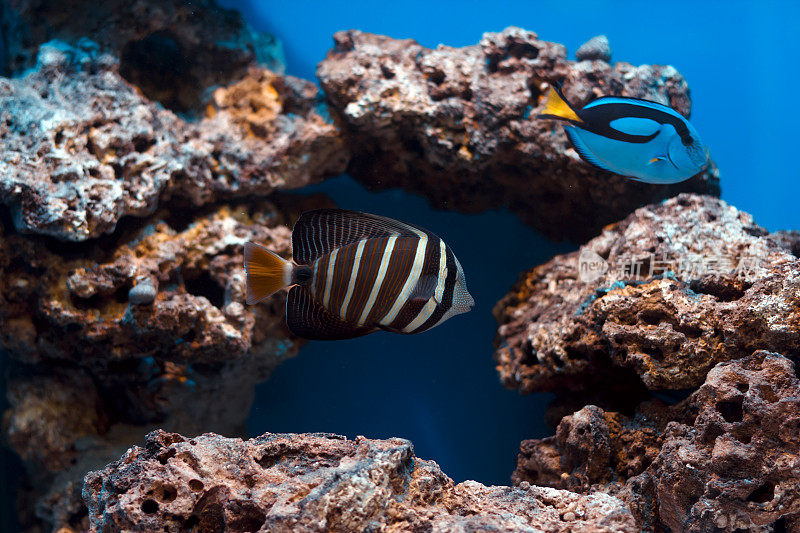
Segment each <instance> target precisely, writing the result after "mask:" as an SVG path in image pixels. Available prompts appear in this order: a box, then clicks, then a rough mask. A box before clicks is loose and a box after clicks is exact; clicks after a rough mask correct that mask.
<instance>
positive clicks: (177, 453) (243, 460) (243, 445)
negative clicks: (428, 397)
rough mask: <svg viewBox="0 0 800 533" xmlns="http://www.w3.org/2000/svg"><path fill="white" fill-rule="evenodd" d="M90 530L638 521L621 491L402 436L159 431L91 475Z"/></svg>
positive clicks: (625, 527) (619, 525)
mask: <svg viewBox="0 0 800 533" xmlns="http://www.w3.org/2000/svg"><path fill="white" fill-rule="evenodd" d="M83 497H84V499H85V500H86V502H87V504H88V506H89V522H90V525H91V531H101V530H102V531H109V532H111V531H123V530H145V529H146V530H159V531H180V530H183V529H187V528H188V529H192V528H197V529H200V530H204V531H205V530H214V531H222V530H246V531H256V530H269V531H331V530H335V531H353V532H355V531H372V530H381V531H397V532H400V531H419V530H428V531H442V532H443V531H477V530H480V531H486V530H502V531H532V530H536V531H548V532H550V531H576V530H581V531H593V532H600V531H608V532H611V531H634V525H633V518H632V516H631V515H630V513H629V512H628V510H627V509H626V508H625V507H624V506H623V505H622V504H621V503H620V502H619V500H617V499H615V498H613V497H610V496H607V495H605V494H597V495H591V496H583V495H578V494H574V493H570V492H567V491H559V490H555V489H548V488H541V487H525V488H511V487H486V486H483V485H481V484H479V483H476V482H474V481H466V482H464V483H460V484H458V485H455V484H454V483H453V481H452V480H450V479H449V478H448V477H447V476H446V475H445V474H444V473H442V471H441V470H440V469H439V467H438V465H436V463H434V462H432V461H425V460H421V459H417V458H415V457H414V454H413V448H412V446H411V444H410V443H409V442H408V441H405V440H402V439H389V440H369V439H365V438H364V437H359V438H357V439H356V440H354V441H353V440H347V439H345V438H344V437H339V436H336V435H329V434H305V435H275V434H269V433H268V434H265V435H262V436H261V437H258V438H255V439H251V440H247V441H242V440H240V439H227V438H223V437H220V436H217V435H214V434H205V435H201V436H199V437H195V438H194V439H187V438H185V437H182V436H180V435H177V434H170V433H165V432H163V431H157V432H154V433H151V434H149V435H148V436H147V441H146V443H145V446H144V448H139V447H133V448H131V449H130V450H128V451H127V452H126V453H125V454H124V455H123V456H122V458H121V459H119V460H118V461H115V462H114V463H112V464H110V465H108V466H107V467H106V468H105V469H104V470H102V471H98V472H91V473H89V474H88V475H87V476H86V483H85V485H84V492H83Z"/></svg>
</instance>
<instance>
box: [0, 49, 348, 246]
mask: <svg viewBox="0 0 800 533" xmlns="http://www.w3.org/2000/svg"><path fill="white" fill-rule="evenodd" d="M319 103H320V100H319V97H318V94H317V90H316V88H315V87H314V85H313V84H311V83H310V82H305V81H301V80H298V79H296V78H291V77H283V76H279V75H277V74H274V73H272V72H270V71H267V70H263V69H257V68H253V69H251V70H250V71H248V72H247V74H246V77H245V78H243V79H242V80H240V81H239V82H237V83H234V84H233V85H231V86H229V87H223V88H219V89H217V91H216V92H215V94H214V100H213V102H212V103H211V104H210V105H209V106H208V110H207V114H208V116H206V117H205V118H204V119H202V120H199V121H197V122H186V121H185V120H183V119H181V118H179V117H177V116H176V115H175V114H173V113H172V112H170V111H166V110H164V109H163V108H160V107H159V106H157V105H156V104H154V103H152V102H150V101H148V100H147V99H146V98H145V97H144V96H143V95H142V94H141V92H140V91H139V90H137V88H136V87H134V86H133V85H131V84H129V83H128V82H126V81H125V80H124V79H123V78H122V77H121V76H120V74H119V65H118V62H117V60H116V59H114V58H113V56H110V55H106V54H102V53H100V52H99V51H98V50H97V49H96V48H93V47H92V43H90V42H86V41H82V42H81V43H80V45H79V46H77V47H69V46H66V45H63V44H61V45H55V44H50V45H45V46H42V47H41V49H40V53H39V62H38V65H37V68H36V69H35V70H34V71H32V72H31V73H29V74H27V75H26V76H24V77H21V78H13V79H5V78H0V138H2V139H3V144H2V148H0V198H2V200H3V203H4V204H5V205H6V206H8V207H9V208H10V210H11V213H12V217H13V220H14V224H15V226H16V228H17V229H18V230H19V231H22V232H26V233H28V232H33V233H39V234H46V235H52V236H54V237H56V238H58V239H61V240H67V241H83V240H87V239H91V238H96V237H98V236H100V235H103V234H104V233H110V232H112V231H113V230H114V228H115V227H116V225H117V223H118V222H119V220H120V219H121V218H122V217H123V216H126V215H130V216H136V217H144V216H147V215H149V214H151V213H152V212H153V211H154V210H156V208H157V207H158V206H159V205H164V204H168V205H169V206H170V207H172V208H175V209H186V208H187V207H196V206H200V205H203V204H207V203H210V202H216V201H220V200H224V199H231V198H242V197H252V196H263V195H266V194H268V193H271V192H272V191H273V190H275V189H283V188H295V187H301V186H303V185H307V184H309V183H310V182H313V181H317V180H319V179H321V178H323V177H325V176H328V175H334V174H339V173H341V172H342V171H343V170H344V168H345V166H346V164H347V163H346V162H347V157H348V155H347V152H346V150H345V148H344V145H343V143H342V140H341V139H340V137H339V134H338V131H337V129H336V128H335V127H334V126H332V125H331V124H328V123H326V122H325V120H324V119H323V118H322V117H321V116H320V115H319V114H318V113H317V111H316V106H317V105H318V104H319ZM244 105H246V106H247V109H248V111H247V112H245V111H244V110H243V106H244Z"/></svg>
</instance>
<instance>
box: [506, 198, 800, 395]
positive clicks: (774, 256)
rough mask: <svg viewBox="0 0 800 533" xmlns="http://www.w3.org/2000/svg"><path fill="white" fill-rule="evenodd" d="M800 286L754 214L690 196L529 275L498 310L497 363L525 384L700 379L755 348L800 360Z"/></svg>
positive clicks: (651, 384) (612, 229) (647, 211)
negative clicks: (797, 357)
mask: <svg viewBox="0 0 800 533" xmlns="http://www.w3.org/2000/svg"><path fill="white" fill-rule="evenodd" d="M637 269H638V270H637ZM798 289H800V263H798V261H797V258H796V257H795V256H793V255H792V254H791V253H790V252H789V251H788V250H787V249H786V248H785V247H784V246H783V245H781V244H779V243H778V242H777V241H776V240H775V239H772V238H770V237H769V234H768V232H767V231H766V230H764V229H763V228H761V227H759V226H758V225H756V223H755V221H754V220H753V217H752V216H750V215H749V214H747V213H744V212H741V211H739V210H737V209H736V208H734V207H732V206H730V205H728V204H726V203H725V202H722V201H721V200H718V199H715V198H712V197H709V196H700V195H690V194H682V195H679V196H678V197H676V198H672V199H670V200H667V201H665V202H663V203H661V204H655V205H651V206H647V207H643V208H641V209H638V210H636V211H635V212H634V213H633V214H631V215H630V216H629V217H627V218H626V219H624V220H622V221H621V222H618V223H616V224H613V225H611V226H609V227H607V228H605V229H604V230H603V232H602V233H601V234H600V235H599V236H597V237H596V238H594V239H592V240H591V241H589V242H588V243H586V245H584V246H583V247H582V249H581V250H580V251H576V252H573V253H570V254H566V255H560V256H557V257H555V258H553V259H552V260H551V261H549V262H548V263H545V264H544V265H541V266H539V267H536V268H534V269H533V270H531V271H528V272H526V273H524V274H522V275H521V277H520V280H519V282H518V283H517V284H516V285H515V286H514V287H513V288H512V289H511V292H510V293H509V294H507V295H506V296H505V297H504V298H503V299H502V300H501V301H500V302H498V304H497V306H496V307H495V317H496V318H497V321H498V323H499V324H500V326H499V329H498V335H497V340H496V344H497V350H496V352H495V360H496V362H497V370H498V372H499V373H500V377H501V379H502V381H503V383H504V384H505V385H506V386H507V387H511V388H519V389H521V390H522V391H524V392H530V391H534V390H565V389H583V388H586V387H588V386H591V384H592V383H595V384H596V383H608V384H616V383H619V382H620V381H626V380H631V379H633V380H639V379H641V381H643V382H644V384H645V385H646V386H647V387H648V388H650V389H686V388H691V387H697V386H699V385H700V384H702V383H703V380H704V379H705V375H706V373H707V372H708V371H709V370H710V369H711V368H712V367H713V366H714V365H715V364H717V363H718V362H720V361H726V360H730V359H737V358H740V357H745V356H747V355H749V354H751V353H752V352H753V351H754V350H756V349H769V350H773V351H777V352H779V353H783V354H785V355H787V356H790V357H796V356H798V354H800V351H798V350H800V291H799V290H798Z"/></svg>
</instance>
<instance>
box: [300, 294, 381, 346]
mask: <svg viewBox="0 0 800 533" xmlns="http://www.w3.org/2000/svg"><path fill="white" fill-rule="evenodd" d="M286 325H287V326H289V330H290V331H291V332H292V333H294V334H295V335H297V336H298V337H303V338H306V339H310V340H341V339H352V338H354V337H361V336H362V335H366V334H368V333H372V332H373V331H375V328H374V327H368V326H358V325H355V324H351V323H349V322H346V321H344V320H342V319H341V318H339V317H338V316H336V315H334V314H333V313H331V312H330V311H328V310H327V309H325V308H324V307H323V306H322V305H321V304H319V303H317V302H316V301H314V298H313V297H312V296H311V293H310V292H309V291H308V289H307V288H306V287H304V286H300V285H295V286H294V287H292V288H291V289H290V290H289V296H288V298H287V299H286Z"/></svg>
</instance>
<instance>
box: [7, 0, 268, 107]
mask: <svg viewBox="0 0 800 533" xmlns="http://www.w3.org/2000/svg"><path fill="white" fill-rule="evenodd" d="M0 33H1V34H2V35H4V36H5V43H4V44H5V45H6V51H5V52H6V57H5V58H2V59H3V63H4V65H3V66H4V67H5V68H4V69H3V68H2V67H0V70H6V71H7V72H12V73H19V72H21V71H23V70H25V69H28V68H31V67H33V65H34V63H35V62H36V56H37V53H38V47H39V45H41V44H42V43H45V42H47V41H50V40H52V39H59V40H62V41H65V42H75V41H76V40H79V39H81V38H87V37H88V38H90V39H92V40H93V41H95V42H97V43H99V45H100V47H101V48H102V50H103V51H105V52H109V53H111V54H112V55H114V56H116V57H121V58H122V66H121V70H122V75H123V76H124V77H125V78H126V79H127V80H128V81H130V82H132V83H134V84H135V85H137V86H138V87H140V88H141V89H142V90H143V92H144V93H145V94H146V95H147V96H148V98H150V99H151V100H158V101H160V102H161V103H162V104H164V105H165V106H166V107H168V108H170V109H177V110H181V111H186V110H190V109H192V108H194V107H196V106H197V105H198V103H199V100H200V98H201V93H202V91H203V90H204V89H206V88H207V87H210V86H213V85H218V84H226V83H229V82H231V81H233V80H237V79H239V78H241V77H242V76H243V75H244V74H245V72H246V71H247V69H248V68H249V67H250V66H252V65H255V64H258V65H261V66H264V67H266V68H268V69H270V70H273V71H276V72H283V52H282V49H281V45H280V43H279V42H278V41H277V40H276V39H275V38H273V37H272V36H270V35H266V34H262V33H258V32H255V31H253V29H252V28H250V27H249V26H248V25H247V24H245V23H244V21H243V20H242V17H241V15H240V14H239V13H237V12H236V11H232V10H227V9H223V8H221V7H219V6H217V5H216V3H215V2H214V1H212V0H199V1H193V2H191V3H189V2H185V1H182V0H157V1H154V0H125V1H119V0H109V1H106V2H94V1H92V0H67V1H56V0H9V1H8V2H3V4H2V5H0Z"/></svg>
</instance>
